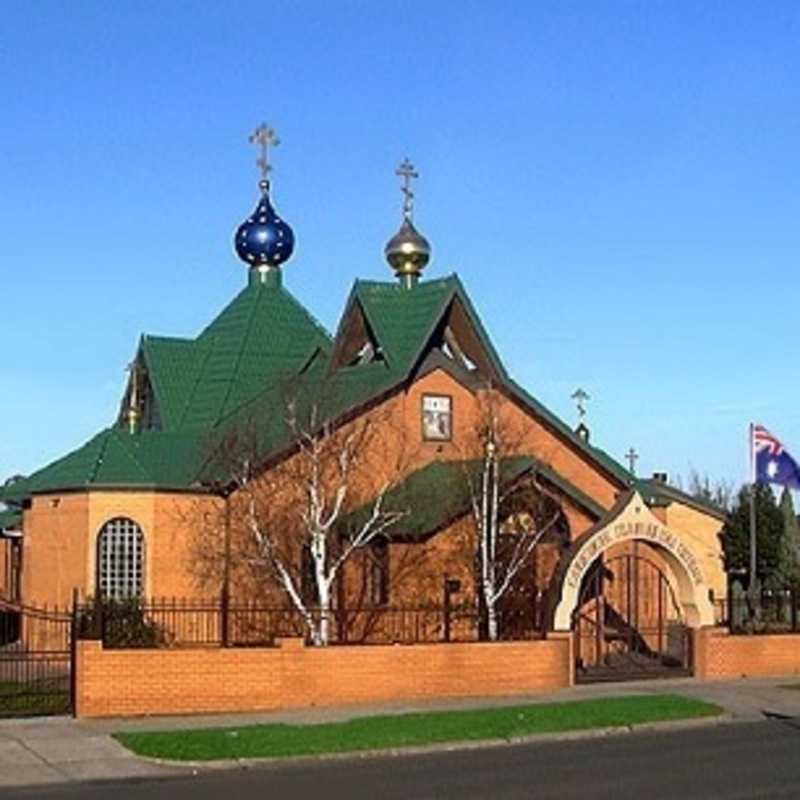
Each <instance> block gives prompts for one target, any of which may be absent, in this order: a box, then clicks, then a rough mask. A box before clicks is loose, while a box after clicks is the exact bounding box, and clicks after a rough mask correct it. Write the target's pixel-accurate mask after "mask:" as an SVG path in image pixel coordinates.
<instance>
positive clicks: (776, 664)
mask: <svg viewBox="0 0 800 800" xmlns="http://www.w3.org/2000/svg"><path fill="white" fill-rule="evenodd" d="M694 652H695V670H694V672H695V676H696V677H698V678H706V679H708V680H714V679H724V678H745V677H746V678H772V677H781V676H784V675H796V674H800V634H798V635H794V634H775V635H772V636H770V635H763V636H735V635H730V634H729V633H728V631H727V629H725V628H701V629H700V630H697V631H695V636H694Z"/></svg>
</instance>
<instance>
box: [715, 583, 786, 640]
mask: <svg viewBox="0 0 800 800" xmlns="http://www.w3.org/2000/svg"><path fill="white" fill-rule="evenodd" d="M714 605H715V618H716V619H715V621H716V623H717V624H718V625H723V626H726V627H727V628H729V629H730V631H731V633H739V634H764V633H798V632H800V590H798V589H795V588H788V589H764V590H763V591H761V592H760V593H759V594H758V595H757V597H755V598H750V597H748V596H746V595H738V596H732V597H728V598H727V599H725V600H717V601H716V602H715V604H714Z"/></svg>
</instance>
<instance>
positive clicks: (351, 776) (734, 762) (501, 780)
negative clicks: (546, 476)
mask: <svg viewBox="0 0 800 800" xmlns="http://www.w3.org/2000/svg"><path fill="white" fill-rule="evenodd" d="M0 797H2V798H3V800H5V799H6V798H8V800H17V799H18V800H23V798H24V800H34V798H35V799H36V800H78V798H80V800H108V798H111V800H212V798H213V800H217V799H218V798H222V800H264V798H291V799H292V800H302V799H303V798H314V800H338V799H339V798H348V800H350V799H351V798H376V800H400V799H401V798H402V800H423V798H425V800H429V799H430V798H436V800H440V799H443V798H453V799H454V800H455V799H456V798H457V800H474V799H475V798H491V799H492V800H495V798H504V799H505V798H509V799H511V798H536V800H546V799H547V798H554V799H555V798H557V799H558V800H573V798H574V800H588V799H589V798H591V800H602V799H603V798H615V800H619V798H646V800H661V798H678V799H679V800H701V798H702V800H713V798H725V800H738V798H742V800H744V798H760V799H761V798H800V718H798V719H783V720H770V721H765V722H740V723H728V724H720V725H715V726H711V727H702V728H687V729H684V730H679V731H675V730H672V731H669V732H660V733H658V732H646V733H634V734H626V735H618V736H611V737H606V738H601V739H600V738H599V739H584V740H580V741H564V742H552V741H550V742H541V743H538V744H526V745H511V746H503V747H494V748H487V749H484V750H469V751H456V752H445V753H441V752H440V753H428V754H424V755H414V756H393V757H378V758H374V757H373V758H353V759H346V760H331V761H311V762H309V761H306V762H304V763H295V764H291V765H286V764H284V765H280V766H278V765H272V766H265V767H258V768H250V769H234V770H221V771H212V772H207V771H206V772H200V773H199V774H197V775H191V774H187V775H186V776H185V777H178V778H167V779H161V780H144V781H140V782H130V781H129V782H118V783H102V784H70V785H65V786H49V787H35V788H30V789H8V790H4V791H2V792H0Z"/></svg>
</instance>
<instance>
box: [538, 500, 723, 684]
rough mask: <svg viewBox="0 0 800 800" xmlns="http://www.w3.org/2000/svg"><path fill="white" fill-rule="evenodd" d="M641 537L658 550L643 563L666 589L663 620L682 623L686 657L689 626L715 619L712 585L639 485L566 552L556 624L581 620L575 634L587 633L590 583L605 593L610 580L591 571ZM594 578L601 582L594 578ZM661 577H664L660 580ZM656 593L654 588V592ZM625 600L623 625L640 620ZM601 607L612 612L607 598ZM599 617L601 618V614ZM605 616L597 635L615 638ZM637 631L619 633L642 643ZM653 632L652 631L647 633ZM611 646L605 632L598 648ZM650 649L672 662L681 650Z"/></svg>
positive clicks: (557, 586)
mask: <svg viewBox="0 0 800 800" xmlns="http://www.w3.org/2000/svg"><path fill="white" fill-rule="evenodd" d="M637 542H638V543H642V545H643V548H645V549H646V550H650V551H651V552H652V553H653V554H654V557H653V558H650V559H649V562H650V564H651V566H649V567H641V568H642V569H643V570H645V571H652V569H653V568H654V569H655V572H652V575H653V576H655V577H653V580H655V581H657V582H659V585H660V589H659V591H661V590H662V589H663V590H664V591H666V592H667V595H666V596H662V604H663V605H662V616H661V622H662V625H668V624H672V623H674V626H673V627H672V630H673V631H676V632H677V631H679V628H678V627H677V626H682V630H683V631H684V633H685V649H686V653H687V659H688V653H689V631H690V629H691V628H698V627H702V626H706V625H713V624H714V609H713V606H712V604H711V600H710V596H709V586H708V583H707V581H706V578H705V576H704V573H703V569H702V567H701V564H700V561H699V559H698V558H697V557H696V556H695V554H694V552H693V549H692V547H691V546H690V544H689V543H688V542H686V541H685V540H684V539H683V538H682V537H681V536H680V535H679V534H678V533H677V532H675V531H673V530H670V529H669V528H668V527H667V526H665V525H664V524H663V523H662V522H661V521H660V520H659V519H658V518H657V517H656V516H655V515H654V514H653V513H652V511H650V509H649V508H648V507H647V504H646V503H645V502H644V500H643V499H642V497H641V495H640V494H639V493H638V492H636V491H635V490H630V491H629V492H627V493H626V494H625V495H623V496H622V497H621V498H620V499H619V501H618V502H617V504H616V505H615V506H614V508H612V509H611V510H610V511H609V512H608V514H607V515H606V516H605V517H604V518H603V519H602V520H600V522H598V523H597V524H596V525H595V526H594V527H593V528H591V529H590V530H589V531H587V532H586V533H585V534H584V535H583V536H581V537H580V538H579V539H578V540H576V541H575V542H574V543H573V545H572V547H571V548H570V549H569V551H568V552H567V553H566V554H565V557H564V559H563V560H562V561H561V564H560V565H559V570H558V573H557V575H556V580H555V582H554V591H555V594H556V597H555V598H553V600H554V602H553V604H552V605H551V608H553V617H552V627H553V630H556V631H564V632H567V631H572V630H575V626H576V625H580V626H582V628H581V630H576V632H575V636H576V638H577V637H579V636H584V633H585V631H584V630H583V627H585V626H589V622H588V621H586V620H585V621H584V622H583V623H581V622H577V620H579V619H580V615H581V613H582V612H581V609H582V607H584V606H586V603H587V602H588V597H589V595H590V594H591V592H592V589H594V590H595V593H597V591H598V590H599V592H600V594H601V595H602V596H605V594H606V592H607V591H608V590H609V588H610V586H611V582H610V581H609V580H608V579H607V577H597V578H596V579H595V578H593V575H595V574H596V575H603V574H604V573H602V570H603V569H607V567H608V564H605V566H604V563H605V562H606V561H608V560H610V559H613V558H614V554H619V553H620V551H624V550H625V549H626V548H630V547H633V548H634V549H635V547H636V544H635V543H637ZM637 559H638V556H637ZM631 563H632V564H635V565H636V566H637V567H639V566H641V564H642V563H644V562H642V561H640V560H635V561H633V562H631ZM621 565H622V562H618V563H617V567H618V569H620V570H621V569H623V567H622V566H621ZM593 580H596V581H598V582H599V583H596V584H592V581H593ZM662 580H663V583H660V582H661V581H662ZM637 582H638V575H637ZM624 583H626V581H620V582H619V583H618V584H617V585H620V586H622V585H623V584H624ZM627 585H628V586H629V587H630V590H631V591H635V590H634V588H633V586H631V584H630V581H627ZM587 587H589V588H587ZM626 591H627V589H626ZM657 596H658V595H657V594H654V595H653V598H656V597H657ZM623 606H624V608H623V610H624V611H625V612H626V613H624V614H622V613H620V611H619V609H618V608H617V609H616V613H617V615H618V617H620V618H621V619H617V622H618V623H619V625H618V628H620V629H625V628H624V625H623V624H622V619H626V620H627V624H628V625H629V626H630V624H631V623H632V622H634V621H637V622H641V620H637V619H635V618H633V619H632V618H631V612H633V611H634V610H635V608H634V607H628V606H627V598H626V603H625V604H623ZM585 610H586V609H584V611H585ZM597 613H598V614H599V613H601V612H599V611H598V612H597ZM602 613H603V614H604V615H605V614H606V613H608V603H606V604H605V610H604V611H603V612H602ZM612 616H613V614H612ZM589 618H591V616H590V617H589ZM597 620H598V621H600V617H598V618H597ZM602 621H603V626H602V630H601V631H600V632H598V631H597V630H595V631H594V634H595V637H597V636H598V635H601V634H602V635H603V636H604V637H605V636H606V635H609V636H610V637H611V638H612V639H613V638H614V636H615V634H614V633H613V626H612V630H611V632H609V630H608V629H607V628H606V627H605V621H606V617H605V616H603V617H602ZM648 627H650V626H648ZM652 627H655V629H656V635H657V632H658V622H657V620H656V624H655V625H654V626H652ZM625 630H627V629H625ZM639 634H640V638H639V639H636V636H635V633H634V632H633V631H627V633H626V637H627V638H625V637H622V636H618V637H617V640H618V641H630V642H634V641H637V642H638V643H639V645H641V644H642V640H643V639H644V640H645V641H646V637H644V636H642V632H641V631H640V632H639ZM650 635H651V634H650V632H649V631H648V636H650ZM576 644H577V643H576ZM610 646H611V644H610V642H609V641H608V640H606V639H605V638H604V639H603V647H602V648H599V649H598V653H600V652H602V653H605V654H607V653H608V652H609V647H610ZM612 649H613V648H612ZM644 650H645V648H644V647H639V649H638V650H637V647H634V649H633V656H634V657H638V656H639V655H640V651H641V652H643V651H644ZM650 651H651V654H654V655H653V659H652V662H653V663H662V660H661V659H659V657H658V653H662V655H665V659H664V660H665V661H667V662H668V663H672V661H673V660H674V659H673V656H677V655H678V653H677V651H676V652H675V653H673V654H672V655H670V654H669V653H668V652H667V653H664V652H663V651H661V650H659V649H657V648H656V649H654V648H653V647H650ZM628 652H629V653H630V652H631V651H630V648H628ZM578 657H580V658H583V661H584V664H585V663H586V658H585V654H584V656H577V647H576V661H577V658H578ZM578 666H580V665H578ZM690 666H691V664H690V659H689V660H687V661H686V666H684V667H682V668H683V669H684V670H686V669H689V668H690ZM620 677H623V675H621V676H620Z"/></svg>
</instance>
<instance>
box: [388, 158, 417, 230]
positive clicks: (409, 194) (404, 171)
mask: <svg viewBox="0 0 800 800" xmlns="http://www.w3.org/2000/svg"><path fill="white" fill-rule="evenodd" d="M394 174H395V175H398V176H399V177H401V178H402V179H403V185H402V187H401V188H400V191H401V192H402V193H403V216H404V217H405V218H406V219H411V215H412V213H413V211H414V192H413V191H412V189H411V181H412V180H413V179H414V178H419V172H417V171H416V170H415V169H414V165H413V164H412V163H411V162H410V161H409V160H408V158H404V159H403V162H402V163H401V164H400V166H399V167H398V168H397V169H396V170H395V171H394Z"/></svg>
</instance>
